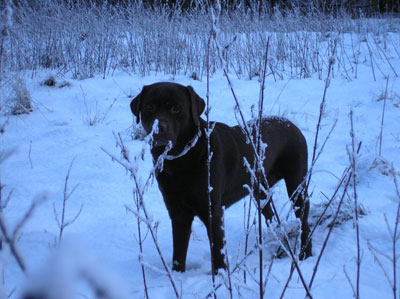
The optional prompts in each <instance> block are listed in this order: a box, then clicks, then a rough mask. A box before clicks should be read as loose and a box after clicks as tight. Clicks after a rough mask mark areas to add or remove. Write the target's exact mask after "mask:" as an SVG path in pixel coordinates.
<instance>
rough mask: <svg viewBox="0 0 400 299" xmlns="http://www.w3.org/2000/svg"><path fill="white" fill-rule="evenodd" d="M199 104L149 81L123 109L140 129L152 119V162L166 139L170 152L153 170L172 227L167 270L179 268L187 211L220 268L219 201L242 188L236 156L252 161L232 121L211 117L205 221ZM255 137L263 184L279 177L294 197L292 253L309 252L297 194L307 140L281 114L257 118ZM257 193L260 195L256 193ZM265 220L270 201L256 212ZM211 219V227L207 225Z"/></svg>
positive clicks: (188, 91)
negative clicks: (296, 245) (296, 222)
mask: <svg viewBox="0 0 400 299" xmlns="http://www.w3.org/2000/svg"><path fill="white" fill-rule="evenodd" d="M204 108H205V103H204V100H203V99H202V98H200V96H198V95H197V94H196V93H195V92H194V90H193V88H192V87H191V86H187V87H185V86H182V85H180V84H176V83H162V82H161V83H155V84H153V85H149V86H144V87H143V90H142V91H141V92H140V94H139V95H138V96H137V97H136V98H135V99H133V100H132V102H131V110H132V113H133V114H134V115H135V116H136V119H137V122H139V121H140V119H141V121H142V125H143V127H144V129H145V130H146V132H147V134H149V133H150V132H151V131H152V126H153V124H154V121H155V120H156V119H157V120H158V132H156V133H155V134H154V136H153V143H152V149H151V152H152V155H153V158H154V160H155V161H156V160H157V158H158V157H159V156H160V155H161V154H162V153H163V152H164V149H165V147H166V146H167V144H168V142H169V141H170V142H171V144H172V148H171V150H170V151H169V152H168V155H167V156H166V157H165V160H164V167H163V170H162V171H161V172H159V173H158V174H157V181H158V186H159V188H160V190H161V192H162V195H163V197H164V202H165V205H166V206H167V209H168V213H169V216H170V218H171V221H172V233H173V244H174V251H173V269H174V270H176V271H185V263H186V253H187V249H188V244H189V238H190V233H191V226H192V222H193V218H194V216H198V217H199V218H200V219H201V221H202V222H203V223H204V224H205V226H206V228H207V232H208V236H209V239H210V244H211V250H212V253H213V254H212V256H213V261H212V266H213V269H214V271H217V270H218V269H220V268H225V267H226V265H225V261H224V255H223V253H222V252H221V249H222V248H223V239H224V231H223V229H222V227H221V224H222V223H221V221H222V216H223V215H222V213H223V209H222V207H223V206H225V207H229V206H230V205H232V204H233V203H235V202H237V201H238V200H239V199H241V198H243V197H244V196H246V195H247V194H248V193H249V192H248V189H247V188H246V187H245V185H250V174H249V172H248V171H247V169H246V167H245V165H244V158H246V159H247V161H248V162H249V163H250V165H253V163H254V151H253V150H252V147H251V145H249V144H248V142H246V137H245V135H244V134H243V132H242V129H241V128H240V127H239V126H235V127H229V126H227V125H225V124H222V123H215V127H214V130H213V132H212V134H211V137H210V146H211V152H212V159H211V172H210V173H211V174H210V181H211V184H210V185H211V187H212V191H211V192H210V196H211V216H212V217H211V221H209V201H208V194H207V189H208V175H207V163H206V162H207V139H206V131H205V130H206V126H207V125H206V122H205V121H204V120H203V119H201V118H200V115H201V114H202V112H203V110H204ZM261 131H262V140H263V142H265V143H266V144H267V149H266V153H265V160H264V169H265V173H266V175H267V180H268V185H269V187H271V186H273V185H274V184H275V183H276V182H278V181H279V180H280V179H284V180H285V183H286V188H287V192H288V194H289V197H291V198H292V200H293V201H294V206H295V209H296V211H295V214H296V217H298V218H300V219H301V223H302V225H301V228H302V234H301V246H302V250H301V253H300V259H304V258H306V257H309V256H311V255H312V252H311V240H309V232H310V229H309V226H308V222H307V218H308V211H309V202H308V201H305V200H304V194H303V193H304V192H296V190H297V189H301V188H298V187H299V186H300V185H301V186H304V177H305V175H306V173H307V145H306V141H305V139H304V136H303V135H302V133H301V132H300V130H299V129H298V128H297V127H296V126H295V125H293V124H292V123H291V122H289V121H288V120H286V119H282V118H278V117H272V118H265V119H263V123H262V130H261ZM264 196H265V195H264ZM262 213H263V215H264V216H265V218H266V220H267V223H268V221H269V220H271V219H272V217H273V215H274V214H273V212H272V209H271V205H270V204H267V205H266V206H265V207H264V208H263V210H262ZM210 223H211V225H210Z"/></svg>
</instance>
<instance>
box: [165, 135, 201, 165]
mask: <svg viewBox="0 0 400 299" xmlns="http://www.w3.org/2000/svg"><path fill="white" fill-rule="evenodd" d="M200 136H201V130H200V128H199V131H198V132H197V134H196V135H195V136H194V137H193V139H192V140H190V142H189V143H188V144H187V145H186V146H185V148H184V149H183V150H182V151H181V152H180V153H179V154H177V155H166V156H165V158H164V159H165V160H175V159H178V158H180V157H182V156H184V155H186V154H187V153H188V151H190V150H191V149H192V148H193V147H194V146H195V145H196V143H197V141H198V140H199V138H200Z"/></svg>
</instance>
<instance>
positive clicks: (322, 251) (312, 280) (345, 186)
mask: <svg viewBox="0 0 400 299" xmlns="http://www.w3.org/2000/svg"><path fill="white" fill-rule="evenodd" d="M351 177H352V173H350V175H348V176H347V177H346V178H345V184H344V188H343V193H342V195H341V197H340V200H339V204H338V207H337V209H336V213H335V215H334V217H333V219H332V224H333V223H335V221H336V218H337V216H338V215H339V211H340V208H341V206H342V203H343V199H344V197H345V195H346V191H347V188H348V186H349V183H350V180H351ZM333 227H334V225H331V226H330V227H329V230H328V234H327V235H326V237H325V240H324V242H323V244H322V248H321V251H320V253H319V255H318V258H317V262H316V263H315V266H314V270H313V274H312V276H311V279H310V283H309V285H308V287H309V288H310V289H311V287H312V284H313V282H314V278H315V275H316V274H317V270H318V266H319V263H320V261H321V258H322V255H323V253H324V251H325V248H326V245H327V244H328V240H329V237H330V235H331V233H332V230H333Z"/></svg>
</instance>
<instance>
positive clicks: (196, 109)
mask: <svg viewBox="0 0 400 299" xmlns="http://www.w3.org/2000/svg"><path fill="white" fill-rule="evenodd" d="M186 88H187V90H188V91H189V94H190V102H191V106H192V116H193V119H194V123H195V125H196V126H198V127H200V115H201V114H202V113H203V111H204V108H205V107H206V103H205V102H204V100H203V99H202V98H201V97H200V96H199V95H198V94H197V93H196V92H195V91H194V89H193V87H192V86H190V85H189V86H186Z"/></svg>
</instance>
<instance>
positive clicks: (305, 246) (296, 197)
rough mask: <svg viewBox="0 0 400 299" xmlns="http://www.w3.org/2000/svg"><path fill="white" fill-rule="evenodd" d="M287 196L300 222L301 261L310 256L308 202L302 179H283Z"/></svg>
mask: <svg viewBox="0 0 400 299" xmlns="http://www.w3.org/2000/svg"><path fill="white" fill-rule="evenodd" d="M285 182H286V188H287V191H288V195H289V197H290V199H291V200H292V202H293V205H294V211H295V215H296V217H297V218H299V219H300V221H301V250H300V255H299V258H300V260H303V259H305V258H307V257H309V256H312V243H311V237H310V236H309V235H310V227H309V225H308V213H309V210H310V202H309V200H308V196H307V194H306V190H305V183H304V182H303V179H302V178H301V179H300V182H299V180H293V177H291V180H289V179H288V178H285Z"/></svg>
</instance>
